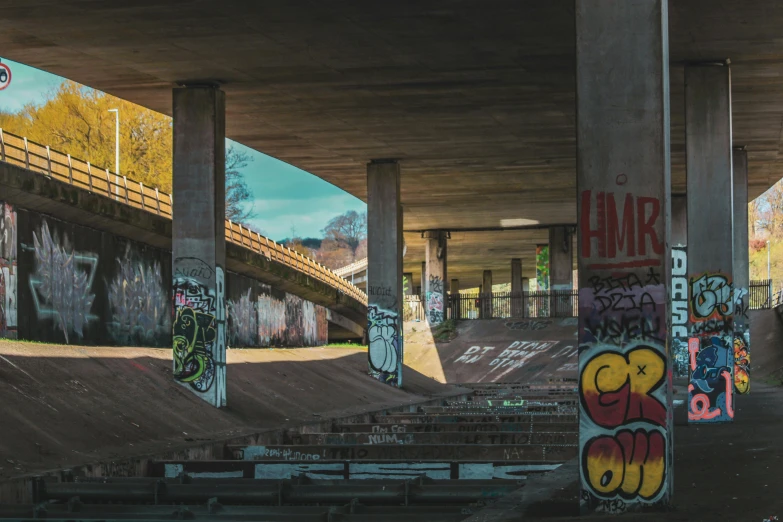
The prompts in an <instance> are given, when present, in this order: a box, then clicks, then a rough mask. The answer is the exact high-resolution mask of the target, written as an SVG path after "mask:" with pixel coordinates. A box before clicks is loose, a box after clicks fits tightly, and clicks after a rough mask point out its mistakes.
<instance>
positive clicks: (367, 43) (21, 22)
mask: <svg viewBox="0 0 783 522" xmlns="http://www.w3.org/2000/svg"><path fill="white" fill-rule="evenodd" d="M2 13H3V15H2V17H0V52H1V53H2V55H3V56H4V57H7V58H9V59H13V60H17V61H20V62H23V63H27V64H29V65H32V66H35V67H39V68H41V69H44V70H47V71H50V72H53V73H56V74H59V75H62V76H65V77H67V78H71V79H73V80H76V81H78V82H81V83H84V84H86V85H89V86H92V87H95V88H98V89H101V90H103V91H106V92H109V93H112V94H114V95H117V96H120V97H122V98H125V99H128V100H130V101H133V102H136V103H139V104H141V105H144V106H146V107H149V108H151V109H155V110H157V111H161V112H164V113H168V114H170V113H171V88H172V86H174V85H175V84H177V83H181V82H194V81H199V80H202V81H203V80H219V81H221V82H223V88H224V90H225V91H226V94H227V106H228V108H227V110H228V117H227V133H228V136H229V137H231V138H233V139H235V140H237V141H239V142H241V143H244V144H246V145H248V146H250V147H253V148H255V149H258V150H260V151H263V152H265V153H267V154H270V155H272V156H275V157H277V158H280V159H282V160H284V161H287V162H289V163H292V164H294V165H296V166H298V167H301V168H303V169H305V170H307V171H309V172H312V173H313V174H315V175H317V176H320V177H322V178H323V179H325V180H327V181H330V182H332V183H334V184H335V185H337V186H339V187H341V188H343V189H345V190H347V191H348V192H351V193H352V194H354V195H356V196H358V197H360V198H362V199H364V198H365V191H366V184H365V163H366V162H367V161H368V160H370V159H372V158H390V157H391V158H398V159H400V161H401V162H402V170H403V181H402V201H403V205H404V209H405V229H406V230H409V231H414V230H422V229H427V228H443V229H450V230H460V229H487V228H489V229H493V228H494V229H497V228H502V227H504V226H517V225H519V224H525V223H541V224H553V223H562V224H566V223H573V222H574V221H575V211H576V205H575V192H576V189H575V180H576V175H575V146H576V143H575V138H574V120H575V112H574V111H575V109H574V102H575V99H574V29H573V28H574V21H573V0H549V1H547V2H531V1H525V0H523V1H520V0H492V2H485V1H480V0H440V1H435V0H417V1H414V0H404V1H393V2H391V1H382V0H332V1H329V2H324V1H318V0H275V1H270V0H266V1H261V2H246V1H239V0H222V1H215V0H166V1H163V0H133V1H131V0H112V1H111V2H106V1H102V0H3V2H2ZM780 27H783V2H779V1H778V0H742V1H740V0H672V1H671V2H670V40H671V61H672V69H671V78H672V89H671V101H672V103H671V107H672V165H673V167H672V169H673V173H672V174H673V190H674V191H675V192H679V191H683V190H684V185H685V183H684V182H685V177H684V176H685V174H684V128H683V123H684V117H683V116H684V115H683V103H682V99H683V88H682V84H683V64H684V63H685V62H687V61H699V60H716V59H724V58H729V59H731V62H732V80H733V101H734V108H733V113H734V114H733V121H734V143H735V144H736V145H745V146H747V147H748V151H749V164H750V191H749V192H750V196H751V198H753V197H756V196H757V195H759V194H760V193H761V192H762V191H763V190H765V189H766V188H767V187H769V186H770V185H771V184H773V183H774V182H776V181H777V180H778V179H779V178H780V177H781V175H782V173H783V171H781V159H780V157H779V150H780V147H781V143H782V142H781V128H783V38H781V37H780ZM618 30H622V28H618ZM516 234H517V235H518V236H519V237H520V241H522V240H524V237H525V235H524V234H522V233H516ZM532 234H533V235H535V233H532ZM464 237H465V238H469V239H466V240H465V241H467V243H466V246H467V247H466V249H465V250H466V254H465V257H464V260H465V261H464V262H466V263H468V265H469V266H478V265H480V264H481V263H482V262H483V263H484V266H485V265H486V264H487V259H486V257H485V256H486V253H487V252H491V253H492V255H494V256H498V258H501V259H498V260H497V263H499V264H502V265H503V266H508V259H509V258H511V257H516V256H517V255H518V254H517V253H516V252H517V251H518V248H511V247H512V246H514V245H513V244H511V243H513V242H512V241H507V240H503V241H501V243H499V244H502V245H507V246H508V249H504V248H500V247H497V248H494V247H493V248H491V249H489V250H484V249H480V248H477V249H475V251H474V254H472V255H473V257H472V258H471V254H470V248H469V245H470V241H472V240H474V239H475V241H476V242H477V243H476V244H477V245H478V244H487V238H486V237H483V238H482V236H481V235H480V234H479V233H478V232H476V233H470V234H466V235H465V236H464ZM492 237H496V236H492ZM504 237H515V235H514V233H511V234H509V235H508V236H504ZM470 238H473V239H470ZM455 255H456V254H455ZM524 255H525V254H523V257H524ZM417 263H418V261H416V260H414V259H412V258H411V256H410V255H409V256H406V271H410V270H415V269H416V266H417ZM449 266H450V268H451V269H452V270H458V261H457V260H454V259H453V260H452V262H450V263H449ZM526 272H527V271H526ZM479 278H480V274H477V276H476V282H477V281H478V279H479ZM465 284H467V281H466V282H465V283H463V286H465Z"/></svg>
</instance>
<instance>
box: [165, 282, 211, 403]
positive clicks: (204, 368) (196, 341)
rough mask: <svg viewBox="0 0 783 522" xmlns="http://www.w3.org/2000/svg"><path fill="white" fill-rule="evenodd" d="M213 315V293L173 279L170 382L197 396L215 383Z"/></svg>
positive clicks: (198, 286)
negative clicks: (173, 380) (196, 392)
mask: <svg viewBox="0 0 783 522" xmlns="http://www.w3.org/2000/svg"><path fill="white" fill-rule="evenodd" d="M211 273H212V271H211V268H210V276H211ZM216 315H217V296H216V295H215V292H214V291H212V290H211V289H210V288H209V287H208V286H207V285H204V284H202V283H200V282H199V281H198V280H196V279H195V278H192V277H186V276H176V277H175V278H174V324H173V339H172V341H173V345H174V378H175V379H176V380H178V381H180V382H182V383H186V384H189V385H190V387H191V388H193V389H194V390H196V391H198V392H201V393H204V392H206V391H208V390H209V389H210V388H212V385H213V384H214V382H215V375H216V364H215V356H214V354H215V351H216V339H217V335H218V331H217V327H218V326H217V317H216Z"/></svg>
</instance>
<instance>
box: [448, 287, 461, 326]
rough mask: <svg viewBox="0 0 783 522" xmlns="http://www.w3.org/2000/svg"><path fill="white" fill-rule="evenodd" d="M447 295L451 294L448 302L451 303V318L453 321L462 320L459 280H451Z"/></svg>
mask: <svg viewBox="0 0 783 522" xmlns="http://www.w3.org/2000/svg"><path fill="white" fill-rule="evenodd" d="M449 293H450V294H451V297H450V301H449V302H450V303H453V304H452V306H451V316H452V317H453V318H454V319H462V301H460V297H459V279H452V280H451V285H449Z"/></svg>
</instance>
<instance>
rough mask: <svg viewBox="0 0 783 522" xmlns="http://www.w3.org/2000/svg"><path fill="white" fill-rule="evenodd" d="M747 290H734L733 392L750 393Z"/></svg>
mask: <svg viewBox="0 0 783 522" xmlns="http://www.w3.org/2000/svg"><path fill="white" fill-rule="evenodd" d="M749 306H750V303H749V302H748V289H747V288H735V289H734V392H735V393H738V394H740V395H745V394H747V393H750V328H749V327H748V325H749V324H750V318H749V317H748V309H749Z"/></svg>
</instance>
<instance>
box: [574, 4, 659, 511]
mask: <svg viewBox="0 0 783 522" xmlns="http://www.w3.org/2000/svg"><path fill="white" fill-rule="evenodd" d="M668 63H669V59H668V40H667V4H666V0H625V1H622V2H606V1H598V0H576V80H577V81H576V86H577V96H576V99H577V110H576V114H577V197H578V213H577V217H578V220H579V228H578V234H579V238H578V239H579V242H578V244H579V252H578V256H579V395H580V415H579V452H580V455H579V466H580V479H581V485H582V492H581V495H580V505H581V510H582V511H583V512H584V513H588V512H594V511H612V512H623V511H632V510H638V509H642V508H651V507H664V506H666V505H668V504H669V503H670V501H671V493H672V463H673V459H672V450H673V445H672V431H673V429H672V428H673V427H672V423H671V382H670V376H669V375H670V374H669V361H668V357H667V353H668V349H667V348H668V347H667V338H668V335H669V332H668V331H667V318H668V302H667V284H668V280H669V275H668V274H669V271H670V262H671V254H670V252H669V250H668V244H669V215H670V210H669V194H670V184H671V181H670V166H669V76H668V72H669V69H668ZM618 303H619V304H618Z"/></svg>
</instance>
